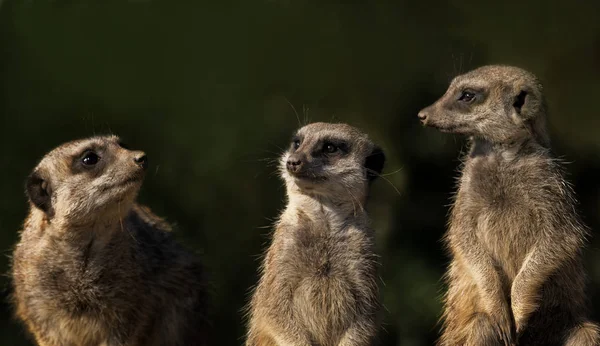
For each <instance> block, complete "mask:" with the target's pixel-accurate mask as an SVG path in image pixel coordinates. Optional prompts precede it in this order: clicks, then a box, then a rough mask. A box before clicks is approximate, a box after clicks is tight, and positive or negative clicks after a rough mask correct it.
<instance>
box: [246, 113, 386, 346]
mask: <svg viewBox="0 0 600 346" xmlns="http://www.w3.org/2000/svg"><path fill="white" fill-rule="evenodd" d="M294 143H295V144H296V145H294ZM328 145H333V146H334V147H335V148H336V149H337V150H336V151H335V152H333V153H327V148H328ZM331 148H333V147H331ZM384 159H385V158H384V155H383V153H382V152H381V150H380V149H378V148H377V147H376V146H375V145H374V144H373V143H372V142H371V141H370V140H369V139H368V138H367V136H366V135H364V134H363V133H361V132H359V131H358V130H356V129H355V128H352V127H350V126H348V125H345V124H325V123H314V124H310V125H307V126H305V127H303V128H301V129H300V130H299V131H298V133H297V134H296V137H295V139H294V141H293V143H292V146H291V148H290V149H289V150H288V151H287V152H285V153H284V154H283V156H282V159H281V176H282V178H283V179H284V181H285V183H286V188H287V194H288V205H287V207H286V209H285V211H284V212H283V214H282V215H281V217H280V220H279V222H278V223H277V226H276V229H275V233H274V235H273V241H272V243H271V246H270V247H269V249H268V252H267V254H266V256H265V260H264V262H263V266H262V277H261V279H260V282H259V284H258V287H257V288H256V291H255V292H254V296H253V297H252V302H251V306H250V310H251V311H250V323H249V332H248V339H247V342H246V345H248V346H284V345H285V346H288V345H297V346H301V345H302V346H333V345H340V346H350V345H357V346H358V345H371V344H372V342H373V338H374V335H375V333H376V330H377V322H376V315H377V311H378V309H379V302H378V294H377V283H376V279H377V274H376V256H375V253H374V249H373V246H374V244H373V231H372V230H371V229H370V228H369V227H368V218H367V214H366V212H365V210H364V204H365V202H366V199H367V193H368V189H369V181H370V180H372V178H373V177H375V176H376V175H378V174H379V173H380V172H381V169H382V168H383V163H384ZM294 162H295V163H296V164H292V163H294Z"/></svg>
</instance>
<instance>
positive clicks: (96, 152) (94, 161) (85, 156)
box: [71, 145, 104, 174]
mask: <svg viewBox="0 0 600 346" xmlns="http://www.w3.org/2000/svg"><path fill="white" fill-rule="evenodd" d="M103 156H104V150H103V147H102V146H99V145H90V146H88V147H86V148H85V149H84V150H82V151H80V152H79V153H78V154H76V155H73V157H72V158H71V172H72V173H73V174H77V173H82V172H86V171H87V172H90V171H96V170H95V169H94V168H95V167H98V166H100V164H101V163H102V162H101V161H103ZM102 166H104V164H102Z"/></svg>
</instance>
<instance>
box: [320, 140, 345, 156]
mask: <svg viewBox="0 0 600 346" xmlns="http://www.w3.org/2000/svg"><path fill="white" fill-rule="evenodd" d="M349 151H350V146H349V145H348V142H346V141H345V140H343V139H339V138H326V139H323V140H322V141H321V152H322V153H324V154H336V153H340V154H347V153H348V152H349Z"/></svg>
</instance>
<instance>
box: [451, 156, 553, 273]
mask: <svg viewBox="0 0 600 346" xmlns="http://www.w3.org/2000/svg"><path fill="white" fill-rule="evenodd" d="M537 164H538V163H537V162H527V161H526V160H525V161H523V162H519V161H505V160H503V159H502V158H500V157H485V156H484V157H475V158H470V159H469V160H468V161H467V162H466V164H465V167H464V169H463V174H462V177H461V179H460V186H459V190H458V192H457V196H456V202H455V205H454V208H453V212H452V219H451V226H452V227H451V230H450V231H451V232H454V233H457V234H460V235H458V236H457V237H456V238H455V239H458V241H460V239H461V237H475V239H476V241H477V242H478V243H480V244H481V245H482V246H483V248H484V249H485V251H486V252H487V253H488V254H490V255H491V256H492V257H493V258H494V259H495V261H496V262H497V263H498V264H499V266H500V267H502V268H503V269H504V271H505V273H506V274H507V276H508V277H509V278H514V276H515V275H516V274H517V272H518V271H519V268H520V267H521V264H522V262H523V260H524V258H525V257H526V256H527V253H528V252H529V250H530V249H531V248H532V246H533V245H534V244H535V241H536V239H537V235H538V234H539V232H541V227H540V218H542V217H544V212H545V210H544V208H543V207H542V205H543V204H544V203H546V202H547V201H543V199H544V198H545V193H544V184H546V183H547V180H548V179H549V174H547V172H544V171H543V170H542V169H538V168H539V167H537V166H536V165H537Z"/></svg>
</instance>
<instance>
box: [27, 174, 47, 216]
mask: <svg viewBox="0 0 600 346" xmlns="http://www.w3.org/2000/svg"><path fill="white" fill-rule="evenodd" d="M25 190H26V192H27V197H29V200H30V201H31V203H33V205H35V206H36V207H37V208H39V209H41V210H42V211H44V212H45V213H46V214H49V215H51V214H52V198H51V196H52V191H51V188H50V184H49V183H48V181H47V180H45V179H43V178H42V176H41V175H40V172H38V171H37V170H36V171H33V173H31V174H30V175H29V177H27V182H26V184H25Z"/></svg>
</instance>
